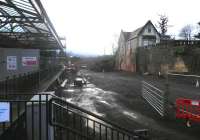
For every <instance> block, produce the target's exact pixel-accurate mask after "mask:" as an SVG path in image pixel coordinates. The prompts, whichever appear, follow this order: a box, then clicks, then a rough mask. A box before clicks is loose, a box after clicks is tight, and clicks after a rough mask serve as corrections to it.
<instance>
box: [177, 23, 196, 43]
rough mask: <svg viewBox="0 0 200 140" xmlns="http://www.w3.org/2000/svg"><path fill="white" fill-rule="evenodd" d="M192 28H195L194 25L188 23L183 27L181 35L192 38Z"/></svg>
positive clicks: (186, 38)
mask: <svg viewBox="0 0 200 140" xmlns="http://www.w3.org/2000/svg"><path fill="white" fill-rule="evenodd" d="M192 30H193V27H192V26H191V25H186V26H184V27H183V28H182V29H181V31H180V33H179V36H180V37H183V38H184V39H185V40H191V39H192Z"/></svg>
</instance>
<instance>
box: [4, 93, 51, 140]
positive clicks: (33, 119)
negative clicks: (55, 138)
mask: <svg viewBox="0 0 200 140" xmlns="http://www.w3.org/2000/svg"><path fill="white" fill-rule="evenodd" d="M53 96H54V95H51V94H37V95H33V94H31V95H27V94H18V95H16V94H8V95H7V96H6V97H5V96H2V97H1V98H0V103H8V104H9V106H10V107H9V108H10V114H9V121H7V122H3V123H1V122H0V139H2V140H11V139H12V140H18V139H20V140H50V137H49V132H50V126H49V123H48V114H49V113H48V111H49V109H48V101H49V100H50V98H52V97H53Z"/></svg>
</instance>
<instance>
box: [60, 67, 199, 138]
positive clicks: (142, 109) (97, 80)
mask: <svg viewBox="0 0 200 140" xmlns="http://www.w3.org/2000/svg"><path fill="white" fill-rule="evenodd" d="M80 73H81V74H82V75H83V76H84V77H85V78H86V79H87V84H86V85H84V86H83V87H82V88H81V87H75V86H74V85H73V84H72V83H70V84H67V85H66V86H65V89H63V96H64V98H65V99H66V101H68V102H71V103H74V104H76V105H77V106H80V107H82V108H84V109H86V110H88V111H91V112H93V113H95V114H97V115H99V116H102V117H105V118H106V119H108V120H110V121H113V122H115V123H117V124H119V125H121V126H123V127H126V128H127V129H130V130H135V129H149V136H150V138H151V139H152V140H198V139H200V134H199V129H200V125H199V124H197V123H194V124H192V127H190V128H188V127H187V126H186V122H185V121H184V120H179V119H176V118H175V114H174V111H175V110H173V108H172V109H171V110H172V111H171V112H172V113H171V115H170V116H169V117H168V118H165V119H164V118H161V117H160V116H159V115H158V113H157V112H156V111H155V110H154V109H153V108H152V107H151V106H150V105H149V104H148V103H147V102H146V101H145V100H144V99H143V98H142V96H141V81H143V80H145V81H148V82H151V83H152V84H154V85H156V86H157V87H158V88H159V89H164V88H165V86H164V85H165V82H166V80H165V79H162V78H155V77H152V76H139V75H133V74H129V73H119V72H112V73H95V72H91V71H87V70H83V71H80ZM80 73H79V74H80ZM199 91H200V90H199V89H198V88H195V87H193V85H185V84H183V83H182V84H178V83H177V82H173V81H172V82H170V101H171V102H172V103H174V101H175V99H176V98H177V97H188V98H189V97H190V98H195V99H199V95H198V93H199Z"/></svg>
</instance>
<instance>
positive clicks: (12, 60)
mask: <svg viewBox="0 0 200 140" xmlns="http://www.w3.org/2000/svg"><path fill="white" fill-rule="evenodd" d="M7 70H17V56H7Z"/></svg>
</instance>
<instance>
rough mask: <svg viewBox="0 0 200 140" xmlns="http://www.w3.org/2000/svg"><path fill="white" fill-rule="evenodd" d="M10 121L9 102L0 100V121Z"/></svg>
mask: <svg viewBox="0 0 200 140" xmlns="http://www.w3.org/2000/svg"><path fill="white" fill-rule="evenodd" d="M9 121H10V103H8V102H1V103H0V123H1V122H9Z"/></svg>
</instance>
